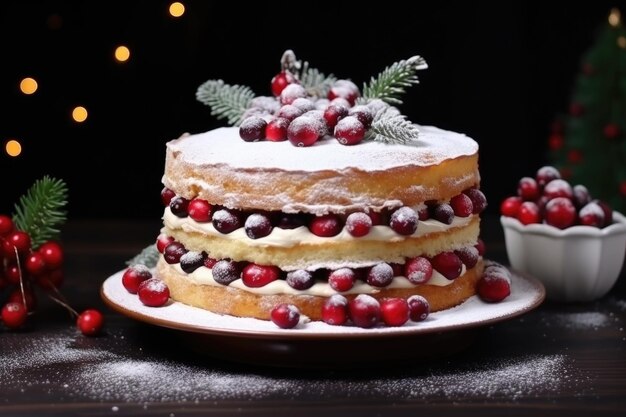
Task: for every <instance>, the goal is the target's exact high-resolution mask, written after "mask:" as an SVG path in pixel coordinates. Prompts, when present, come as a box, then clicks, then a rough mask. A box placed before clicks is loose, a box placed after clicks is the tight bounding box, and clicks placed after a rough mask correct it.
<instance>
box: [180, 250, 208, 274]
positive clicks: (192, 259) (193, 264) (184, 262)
mask: <svg viewBox="0 0 626 417" xmlns="http://www.w3.org/2000/svg"><path fill="white" fill-rule="evenodd" d="M205 257H206V253H205V252H195V251H189V252H187V253H186V254H184V255H183V256H181V257H180V269H182V270H183V271H185V272H186V273H187V274H191V273H192V272H193V271H195V270H196V269H198V268H200V267H201V266H203V265H204V258H205Z"/></svg>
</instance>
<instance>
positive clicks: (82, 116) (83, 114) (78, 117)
mask: <svg viewBox="0 0 626 417" xmlns="http://www.w3.org/2000/svg"><path fill="white" fill-rule="evenodd" d="M72 119H74V121H76V122H78V123H81V122H84V121H85V120H87V109H86V108H84V107H83V106H77V107H74V110H72Z"/></svg>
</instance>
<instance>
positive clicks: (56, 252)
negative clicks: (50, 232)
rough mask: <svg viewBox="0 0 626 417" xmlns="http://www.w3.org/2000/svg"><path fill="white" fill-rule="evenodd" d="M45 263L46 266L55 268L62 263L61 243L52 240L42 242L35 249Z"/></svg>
mask: <svg viewBox="0 0 626 417" xmlns="http://www.w3.org/2000/svg"><path fill="white" fill-rule="evenodd" d="M37 251H38V252H39V253H40V254H41V256H42V257H43V261H44V262H45V263H46V268H48V269H56V268H60V267H61V265H63V248H62V247H61V244H60V243H59V242H57V241H54V240H49V241H47V242H44V243H43V244H42V245H41V246H39V249H38V250H37Z"/></svg>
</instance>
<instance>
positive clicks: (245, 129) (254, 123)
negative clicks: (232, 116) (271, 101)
mask: <svg viewBox="0 0 626 417" xmlns="http://www.w3.org/2000/svg"><path fill="white" fill-rule="evenodd" d="M266 127H267V122H266V121H265V119H263V118H262V117H259V116H250V117H248V118H247V119H244V120H243V122H241V125H239V137H240V138H241V139H243V140H244V141H246V142H256V141H259V140H263V139H265V128H266Z"/></svg>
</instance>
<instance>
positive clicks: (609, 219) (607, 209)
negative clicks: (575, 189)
mask: <svg viewBox="0 0 626 417" xmlns="http://www.w3.org/2000/svg"><path fill="white" fill-rule="evenodd" d="M593 201H594V202H595V203H597V204H598V205H599V206H600V207H601V208H602V210H603V211H604V226H609V225H611V224H613V209H612V208H611V206H609V204H608V203H606V202H605V201H602V200H593Z"/></svg>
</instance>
